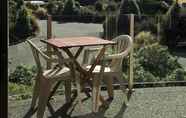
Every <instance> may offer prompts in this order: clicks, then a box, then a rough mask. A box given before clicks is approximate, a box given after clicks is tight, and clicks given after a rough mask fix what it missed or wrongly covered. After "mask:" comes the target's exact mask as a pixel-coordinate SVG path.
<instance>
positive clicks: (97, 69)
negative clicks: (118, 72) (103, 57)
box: [86, 65, 112, 73]
mask: <svg viewBox="0 0 186 118" xmlns="http://www.w3.org/2000/svg"><path fill="white" fill-rule="evenodd" d="M90 68H91V65H88V66H86V69H87V70H88V69H90ZM100 70H101V66H100V65H97V66H96V67H95V68H94V70H93V73H99V72H100ZM104 72H105V73H108V72H112V70H111V68H110V67H105V70H104Z"/></svg>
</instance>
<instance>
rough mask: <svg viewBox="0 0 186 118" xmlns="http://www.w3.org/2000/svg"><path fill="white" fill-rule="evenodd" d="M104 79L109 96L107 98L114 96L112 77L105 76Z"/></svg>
mask: <svg viewBox="0 0 186 118" xmlns="http://www.w3.org/2000/svg"><path fill="white" fill-rule="evenodd" d="M105 79H106V80H105V82H106V85H107V92H108V96H109V98H113V97H114V92H113V86H112V83H113V78H112V77H107V78H105Z"/></svg>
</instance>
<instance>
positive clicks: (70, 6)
mask: <svg viewBox="0 0 186 118" xmlns="http://www.w3.org/2000/svg"><path fill="white" fill-rule="evenodd" d="M78 14H79V9H78V7H77V6H76V5H75V1H74V0H67V1H66V2H65V6H64V10H63V15H78Z"/></svg>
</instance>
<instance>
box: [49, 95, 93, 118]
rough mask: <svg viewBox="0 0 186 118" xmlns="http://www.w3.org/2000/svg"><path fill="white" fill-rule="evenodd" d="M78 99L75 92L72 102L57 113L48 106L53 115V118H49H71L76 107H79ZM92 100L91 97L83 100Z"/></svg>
mask: <svg viewBox="0 0 186 118" xmlns="http://www.w3.org/2000/svg"><path fill="white" fill-rule="evenodd" d="M76 97H77V92H75V94H74V95H73V96H72V100H71V102H69V103H65V104H64V105H63V106H61V107H60V108H59V109H58V110H57V111H54V109H53V108H52V106H51V105H48V109H49V111H50V113H51V116H50V117H48V118H59V117H62V118H71V116H70V115H71V114H72V112H73V110H74V108H75V106H76V105H77V101H75V99H76ZM89 98H90V96H87V97H86V98H84V99H83V100H82V102H84V101H86V100H88V99H89Z"/></svg>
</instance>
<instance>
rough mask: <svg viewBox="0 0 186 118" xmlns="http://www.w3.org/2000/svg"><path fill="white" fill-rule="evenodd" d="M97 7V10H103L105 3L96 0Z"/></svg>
mask: <svg viewBox="0 0 186 118" xmlns="http://www.w3.org/2000/svg"><path fill="white" fill-rule="evenodd" d="M95 9H96V10H97V11H102V10H103V4H102V3H101V2H100V1H96V3H95Z"/></svg>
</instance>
